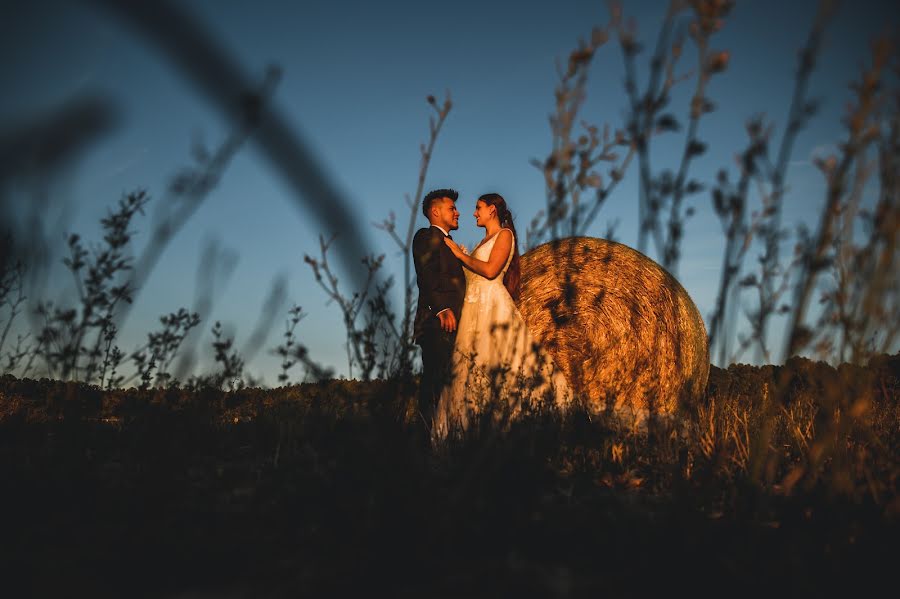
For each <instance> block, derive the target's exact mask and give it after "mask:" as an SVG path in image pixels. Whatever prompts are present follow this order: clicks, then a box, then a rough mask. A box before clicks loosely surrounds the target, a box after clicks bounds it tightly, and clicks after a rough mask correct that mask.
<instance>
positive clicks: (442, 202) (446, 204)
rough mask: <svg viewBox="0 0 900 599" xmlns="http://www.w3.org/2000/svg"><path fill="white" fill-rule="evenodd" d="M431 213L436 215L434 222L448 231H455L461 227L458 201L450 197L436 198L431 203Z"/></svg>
mask: <svg viewBox="0 0 900 599" xmlns="http://www.w3.org/2000/svg"><path fill="white" fill-rule="evenodd" d="M431 214H432V215H433V216H434V220H432V221H431V222H432V224H435V225H438V226H439V227H443V228H444V229H446V230H447V231H455V230H456V229H458V228H459V210H457V209H456V202H454V201H453V200H452V199H450V198H441V199H439V200H435V202H434V203H433V204H432V205H431Z"/></svg>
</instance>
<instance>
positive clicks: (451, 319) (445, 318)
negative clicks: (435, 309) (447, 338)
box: [437, 310, 456, 333]
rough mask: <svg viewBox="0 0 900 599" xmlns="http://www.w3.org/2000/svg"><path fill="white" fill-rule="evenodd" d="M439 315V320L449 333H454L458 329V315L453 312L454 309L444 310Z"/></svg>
mask: <svg viewBox="0 0 900 599" xmlns="http://www.w3.org/2000/svg"><path fill="white" fill-rule="evenodd" d="M437 317H438V320H440V321H441V328H442V329H444V330H445V331H447V332H448V333H452V332H453V331H455V330H456V316H455V315H454V314H453V310H444V311H443V312H441V313H440V314H438V315H437Z"/></svg>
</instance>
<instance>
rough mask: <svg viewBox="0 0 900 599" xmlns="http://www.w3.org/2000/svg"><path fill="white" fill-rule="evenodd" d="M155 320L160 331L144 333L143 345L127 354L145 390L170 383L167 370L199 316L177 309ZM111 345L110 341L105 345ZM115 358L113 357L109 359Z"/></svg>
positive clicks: (169, 374) (169, 373) (170, 377)
mask: <svg viewBox="0 0 900 599" xmlns="http://www.w3.org/2000/svg"><path fill="white" fill-rule="evenodd" d="M159 321H160V323H161V324H162V325H163V328H162V330H161V331H159V332H156V333H148V334H147V343H146V344H145V345H144V346H143V347H141V348H138V349H137V350H135V351H134V352H132V354H131V360H132V361H133V362H134V364H135V368H136V371H137V372H136V373H135V376H136V377H138V378H140V380H141V386H140V388H141V389H147V388H148V387H149V386H150V385H151V381H152V385H153V386H155V387H164V386H166V385H168V384H170V383H172V382H173V378H172V374H171V372H170V371H169V369H170V367H171V365H172V361H173V360H174V359H175V356H176V355H177V354H178V349H179V347H180V346H181V343H182V341H184V338H185V337H186V336H187V334H188V332H189V331H190V330H191V329H192V328H194V327H196V326H197V325H198V324H200V316H199V315H198V314H197V313H196V312H195V313H189V312H188V311H187V310H185V309H184V308H180V309H179V310H178V312H173V313H171V314H169V315H167V316H161V317H160V319H159ZM217 324H218V323H217ZM111 342H112V341H111V340H110V341H109V342H108V344H109V343H111ZM107 346H108V345H107ZM115 357H116V356H115V355H114V356H113V358H115ZM114 364H115V365H116V366H117V365H118V364H116V363H115V362H114ZM154 371H155V372H154ZM154 379H155V380H154ZM101 384H102V379H101Z"/></svg>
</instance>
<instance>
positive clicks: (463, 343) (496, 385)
mask: <svg viewBox="0 0 900 599" xmlns="http://www.w3.org/2000/svg"><path fill="white" fill-rule="evenodd" d="M501 230H502V229H501ZM507 230H509V229H507ZM499 234H500V231H497V232H496V233H495V234H494V235H492V236H491V237H490V238H488V239H487V240H485V241H483V242H482V243H481V244H480V245H479V246H478V247H476V248H475V250H474V251H473V252H472V254H471V255H472V257H474V258H476V259H478V260H482V261H485V262H486V261H487V260H488V258H489V257H490V255H491V250H492V249H493V247H494V243H495V242H496V240H497V236H498V235H499ZM515 243H516V242H515V237H513V244H512V246H511V247H510V250H509V257H508V258H507V259H506V264H505V265H504V266H503V270H502V271H501V273H500V274H499V275H497V276H496V277H495V278H493V279H488V278H486V277H483V276H481V275H479V274H476V273H474V272H472V271H471V270H469V269H468V268H463V271H464V273H465V277H466V298H465V302H464V303H463V308H462V314H460V318H459V322H458V323H457V333H456V343H455V345H454V348H453V358H452V361H451V366H450V368H451V379H450V380H449V381H448V383H447V385H446V386H445V387H444V389H443V391H442V392H441V395H440V399H439V401H438V405H437V409H436V411H435V417H434V426H433V428H432V435H433V439H434V440H435V441H436V442H437V441H443V440H445V439H446V438H447V437H448V436H449V435H451V434H455V433H457V432H461V431H464V430H466V429H467V428H468V427H469V424H470V421H471V420H472V417H473V416H475V415H477V414H480V413H482V412H483V411H484V410H485V407H486V406H487V405H488V404H492V405H493V406H494V407H496V408H498V409H496V410H495V411H494V416H495V417H496V418H499V419H505V421H508V420H511V419H514V418H515V417H516V416H517V415H519V414H520V413H521V411H522V410H523V409H524V408H525V407H526V406H529V405H530V406H534V407H538V406H544V407H546V406H547V405H548V404H549V405H555V406H558V407H560V408H565V407H566V406H567V405H568V404H569V403H570V402H571V400H572V397H571V396H572V393H571V391H570V388H569V385H568V383H567V382H566V379H565V377H564V375H563V373H562V372H561V371H560V370H559V369H558V368H557V367H556V366H555V365H554V363H553V360H552V359H551V358H550V356H549V354H547V352H546V351H544V350H541V348H540V346H539V345H537V344H535V340H534V339H533V337H532V336H531V333H530V332H529V330H528V327H527V326H526V325H525V321H524V320H523V319H522V315H521V313H520V312H519V309H518V308H517V307H516V304H515V302H513V299H512V297H511V296H510V295H509V292H508V291H507V289H506V287H505V286H504V284H503V275H505V274H506V271H507V269H508V268H509V265H510V262H512V258H513V252H514V251H515Z"/></svg>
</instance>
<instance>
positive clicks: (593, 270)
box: [519, 237, 709, 414]
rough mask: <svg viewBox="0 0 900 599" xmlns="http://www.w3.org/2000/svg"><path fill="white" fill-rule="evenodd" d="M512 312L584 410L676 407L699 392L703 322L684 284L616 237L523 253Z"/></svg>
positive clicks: (703, 377)
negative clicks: (517, 314) (516, 301)
mask: <svg viewBox="0 0 900 599" xmlns="http://www.w3.org/2000/svg"><path fill="white" fill-rule="evenodd" d="M521 267H522V283H521V297H520V300H519V311H520V312H521V313H522V317H523V318H524V319H525V322H526V323H527V324H528V327H529V329H530V330H531V331H532V333H533V334H534V336H535V338H536V339H537V340H539V341H540V342H541V343H542V344H543V345H544V347H545V348H547V350H548V352H549V353H550V355H551V356H552V357H553V359H554V361H555V362H556V364H557V365H558V366H559V367H560V368H561V369H562V370H563V372H565V374H566V377H567V378H568V380H569V383H570V385H571V387H572V389H573V391H574V392H575V393H576V396H578V397H581V398H583V399H584V400H585V401H586V403H587V407H588V409H589V410H591V411H594V412H599V411H602V410H605V409H615V410H617V411H620V410H623V409H624V410H633V411H642V412H645V413H646V411H648V410H655V411H657V412H659V413H669V414H671V413H672V412H674V410H675V409H676V407H677V406H678V405H679V404H680V403H681V402H691V401H694V400H696V399H698V398H700V397H701V396H702V394H703V393H704V392H705V390H706V383H707V378H708V376H709V347H708V340H707V335H706V326H705V325H704V323H703V318H702V317H701V316H700V312H699V311H698V310H697V307H696V306H695V305H694V302H693V301H692V300H691V298H690V296H689V295H688V293H687V291H685V289H684V287H682V286H681V284H680V283H679V282H678V281H677V280H676V279H675V278H674V277H673V276H672V275H671V274H669V272H668V271H666V270H665V269H664V268H662V267H661V266H660V265H659V264H657V263H656V262H654V261H653V260H651V259H650V258H648V257H647V256H645V255H644V254H641V253H640V252H638V251H636V250H634V249H632V248H630V247H628V246H626V245H622V244H621V243H616V242H614V241H608V240H606V239H598V238H592V237H571V238H567V239H562V240H559V241H555V242H550V243H545V244H543V245H541V246H538V247H536V248H534V249H533V250H531V251H529V252H527V253H525V254H524V255H523V256H522V261H521Z"/></svg>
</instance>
